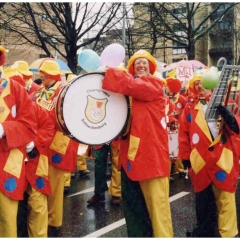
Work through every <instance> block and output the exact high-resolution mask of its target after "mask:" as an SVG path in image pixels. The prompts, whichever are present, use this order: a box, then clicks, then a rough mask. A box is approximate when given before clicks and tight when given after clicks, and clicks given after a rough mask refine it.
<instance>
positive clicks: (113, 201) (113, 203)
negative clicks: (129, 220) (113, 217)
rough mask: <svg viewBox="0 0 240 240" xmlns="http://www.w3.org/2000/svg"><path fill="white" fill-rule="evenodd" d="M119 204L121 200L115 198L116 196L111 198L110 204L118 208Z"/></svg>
mask: <svg viewBox="0 0 240 240" xmlns="http://www.w3.org/2000/svg"><path fill="white" fill-rule="evenodd" d="M120 202H121V198H120V197H116V196H112V199H111V204H112V205H114V206H119V205H120Z"/></svg>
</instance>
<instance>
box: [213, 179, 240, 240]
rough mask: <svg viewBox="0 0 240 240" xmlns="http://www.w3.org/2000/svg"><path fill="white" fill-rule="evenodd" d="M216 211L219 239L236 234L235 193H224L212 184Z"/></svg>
mask: <svg viewBox="0 0 240 240" xmlns="http://www.w3.org/2000/svg"><path fill="white" fill-rule="evenodd" d="M212 188H213V193H214V196H215V200H216V205H217V210H218V231H219V234H220V235H221V237H227V238H230V237H234V236H236V235H237V234H238V227H237V210H236V200H235V193H229V192H225V191H223V190H221V189H219V188H218V187H217V186H216V185H215V184H213V183H212Z"/></svg>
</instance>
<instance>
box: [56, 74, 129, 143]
mask: <svg viewBox="0 0 240 240" xmlns="http://www.w3.org/2000/svg"><path fill="white" fill-rule="evenodd" d="M93 74H95V75H96V74H97V75H99V74H100V75H103V76H104V75H105V73H103V72H91V73H85V74H82V75H80V76H77V77H76V78H73V79H72V80H71V81H70V82H68V83H67V84H66V85H64V86H62V89H61V90H60V91H59V94H58V97H57V101H56V106H58V100H59V97H60V94H61V93H62V92H63V91H64V90H65V91H66V92H67V89H68V88H69V87H70V86H71V84H72V83H73V82H75V81H76V80H78V79H79V78H81V77H84V76H86V75H93ZM122 95H123V94H122ZM124 97H125V99H126V103H127V117H126V121H125V124H124V125H123V127H122V129H121V130H120V131H119V133H118V135H117V136H115V137H114V138H112V139H111V140H109V141H107V142H102V143H97V144H90V143H87V142H83V141H80V140H79V139H77V138H76V137H74V135H73V134H72V133H71V132H70V131H69V129H68V128H67V125H66V124H65V121H64V116H63V114H61V118H62V120H63V122H64V128H66V129H63V127H62V126H61V123H60V121H59V119H58V108H57V107H56V108H55V113H56V119H57V123H58V125H59V127H60V129H61V130H62V132H63V133H64V134H65V135H66V136H68V137H69V138H71V139H73V140H74V141H76V142H78V143H82V144H86V145H89V146H98V145H103V144H109V143H110V142H112V141H113V140H115V139H117V138H118V137H119V136H120V135H121V134H122V133H123V132H124V130H125V129H126V127H127V124H128V121H129V117H130V100H129V97H128V96H126V95H124Z"/></svg>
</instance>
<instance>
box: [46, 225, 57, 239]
mask: <svg viewBox="0 0 240 240" xmlns="http://www.w3.org/2000/svg"><path fill="white" fill-rule="evenodd" d="M59 235H60V227H53V226H48V237H49V238H52V237H59Z"/></svg>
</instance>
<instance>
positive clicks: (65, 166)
mask: <svg viewBox="0 0 240 240" xmlns="http://www.w3.org/2000/svg"><path fill="white" fill-rule="evenodd" d="M39 71H43V72H46V73H47V74H49V75H50V76H51V77H53V78H54V76H59V78H58V79H59V80H60V69H59V67H58V65H57V63H56V62H55V61H53V60H46V61H44V62H43V64H42V65H41V67H40V69H39ZM60 90H61V83H60V81H57V80H56V81H54V84H52V85H51V86H49V87H47V88H46V87H43V88H41V89H40V90H39V91H37V92H36V93H35V96H36V98H37V99H40V100H41V99H42V100H41V101H40V104H41V102H43V104H42V106H46V105H48V106H49V107H50V106H51V105H53V106H54V107H53V108H52V110H51V111H49V117H50V118H51V119H52V121H53V123H54V133H53V139H52V141H51V143H50V144H49V148H48V161H49V164H50V166H49V176H50V183H51V188H52V194H51V195H50V196H48V208H49V215H48V225H50V226H53V227H60V226H61V225H62V217H63V192H64V173H65V172H66V171H67V172H74V171H75V167H76V160H77V152H78V146H79V143H77V142H75V141H73V140H72V139H70V138H69V137H68V136H66V135H65V134H64V133H63V132H62V130H61V129H60V127H59V125H58V123H57V119H56V114H55V103H56V100H57V97H58V94H59V91H60ZM44 101H47V102H44ZM50 108H51V107H50Z"/></svg>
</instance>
